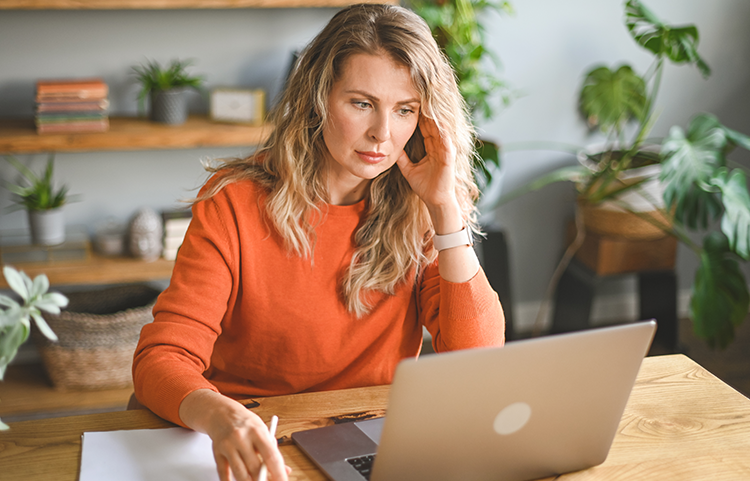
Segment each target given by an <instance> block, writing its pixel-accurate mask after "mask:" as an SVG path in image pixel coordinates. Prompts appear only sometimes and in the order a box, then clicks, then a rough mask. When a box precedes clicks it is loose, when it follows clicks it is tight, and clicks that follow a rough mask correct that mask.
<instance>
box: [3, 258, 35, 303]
mask: <svg viewBox="0 0 750 481" xmlns="http://www.w3.org/2000/svg"><path fill="white" fill-rule="evenodd" d="M3 275H4V276H5V281H6V282H7V283H8V285H9V286H10V288H11V289H13V291H15V293H16V294H18V295H19V296H21V298H22V299H23V300H24V301H27V300H28V299H29V287H30V286H27V284H26V280H25V279H24V276H25V274H23V273H20V272H18V271H17V270H15V269H13V268H12V267H10V266H5V267H3ZM26 278H27V279H28V276H26Z"/></svg>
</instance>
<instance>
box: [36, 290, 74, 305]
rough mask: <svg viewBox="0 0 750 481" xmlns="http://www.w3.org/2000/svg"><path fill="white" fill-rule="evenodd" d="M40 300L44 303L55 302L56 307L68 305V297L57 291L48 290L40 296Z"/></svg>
mask: <svg viewBox="0 0 750 481" xmlns="http://www.w3.org/2000/svg"><path fill="white" fill-rule="evenodd" d="M41 300H42V301H44V302H45V303H52V304H55V305H56V306H57V307H60V308H63V307H67V305H68V298H67V297H65V296H64V295H62V294H60V293H59V292H48V293H47V294H45V295H43V296H42V299H41Z"/></svg>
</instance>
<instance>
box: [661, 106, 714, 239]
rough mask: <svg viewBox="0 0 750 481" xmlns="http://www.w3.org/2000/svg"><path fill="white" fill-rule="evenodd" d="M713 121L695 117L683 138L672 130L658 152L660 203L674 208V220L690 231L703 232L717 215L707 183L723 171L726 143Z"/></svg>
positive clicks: (677, 128) (675, 127) (712, 195)
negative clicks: (699, 229) (660, 188)
mask: <svg viewBox="0 0 750 481" xmlns="http://www.w3.org/2000/svg"><path fill="white" fill-rule="evenodd" d="M714 121H715V118H712V117H710V116H705V115H702V116H698V117H696V118H695V119H693V121H691V123H690V128H689V131H688V134H687V136H686V135H685V133H684V132H683V131H682V129H681V128H680V127H678V126H674V127H672V129H671V130H670V131H669V136H668V137H667V138H666V140H665V141H664V144H663V145H662V149H661V153H662V155H663V157H664V160H663V161H662V174H661V180H662V182H663V183H664V202H665V204H666V205H667V207H674V208H675V219H676V220H678V221H679V222H682V223H684V224H686V225H688V226H689V227H691V228H696V227H697V226H698V225H699V224H700V225H701V226H702V227H703V228H706V227H707V226H708V222H709V218H716V217H717V216H718V215H719V213H720V212H721V204H720V202H719V200H718V199H717V196H716V194H717V192H718V191H717V189H716V188H715V186H713V185H711V179H712V178H713V177H714V175H715V173H716V171H717V169H719V168H721V167H724V164H725V159H724V155H723V150H724V147H725V146H726V142H727V139H726V135H725V134H724V131H723V129H721V128H718V127H716V126H715V124H714ZM717 123H718V122H717Z"/></svg>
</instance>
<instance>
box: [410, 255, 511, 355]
mask: <svg viewBox="0 0 750 481" xmlns="http://www.w3.org/2000/svg"><path fill="white" fill-rule="evenodd" d="M417 295H418V301H419V307H420V312H419V316H420V322H421V323H422V324H423V325H424V326H425V327H426V328H427V330H428V331H429V332H430V334H431V335H432V347H433V348H434V349H435V351H436V352H445V351H454V350H458V349H469V348H472V347H488V346H501V345H503V343H504V342H505V316H504V314H503V308H502V306H501V305H500V300H499V298H498V296H497V293H495V291H493V290H492V287H491V286H490V283H489V281H488V280H487V277H486V276H485V274H484V270H482V269H481V268H480V269H479V272H477V274H476V275H475V276H474V277H472V278H471V279H470V280H468V281H467V282H462V283H454V282H449V281H446V280H445V279H443V278H442V277H440V274H439V273H438V265H437V261H435V262H434V263H432V264H430V265H429V266H427V267H426V268H425V270H424V272H423V273H422V276H421V280H420V283H419V286H418V291H417Z"/></svg>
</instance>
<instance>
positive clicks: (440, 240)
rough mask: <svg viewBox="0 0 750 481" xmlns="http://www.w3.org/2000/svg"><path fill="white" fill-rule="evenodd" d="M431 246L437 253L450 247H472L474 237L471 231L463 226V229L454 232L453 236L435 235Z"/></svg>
mask: <svg viewBox="0 0 750 481" xmlns="http://www.w3.org/2000/svg"><path fill="white" fill-rule="evenodd" d="M432 244H433V245H434V246H435V249H436V250H437V251H438V252H440V251H442V250H445V249H450V248H452V247H459V246H473V245H474V236H473V235H472V234H471V229H469V228H468V227H467V226H464V228H463V229H461V230H460V231H458V232H454V233H453V234H446V235H437V234H435V235H434V236H433V237H432Z"/></svg>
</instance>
